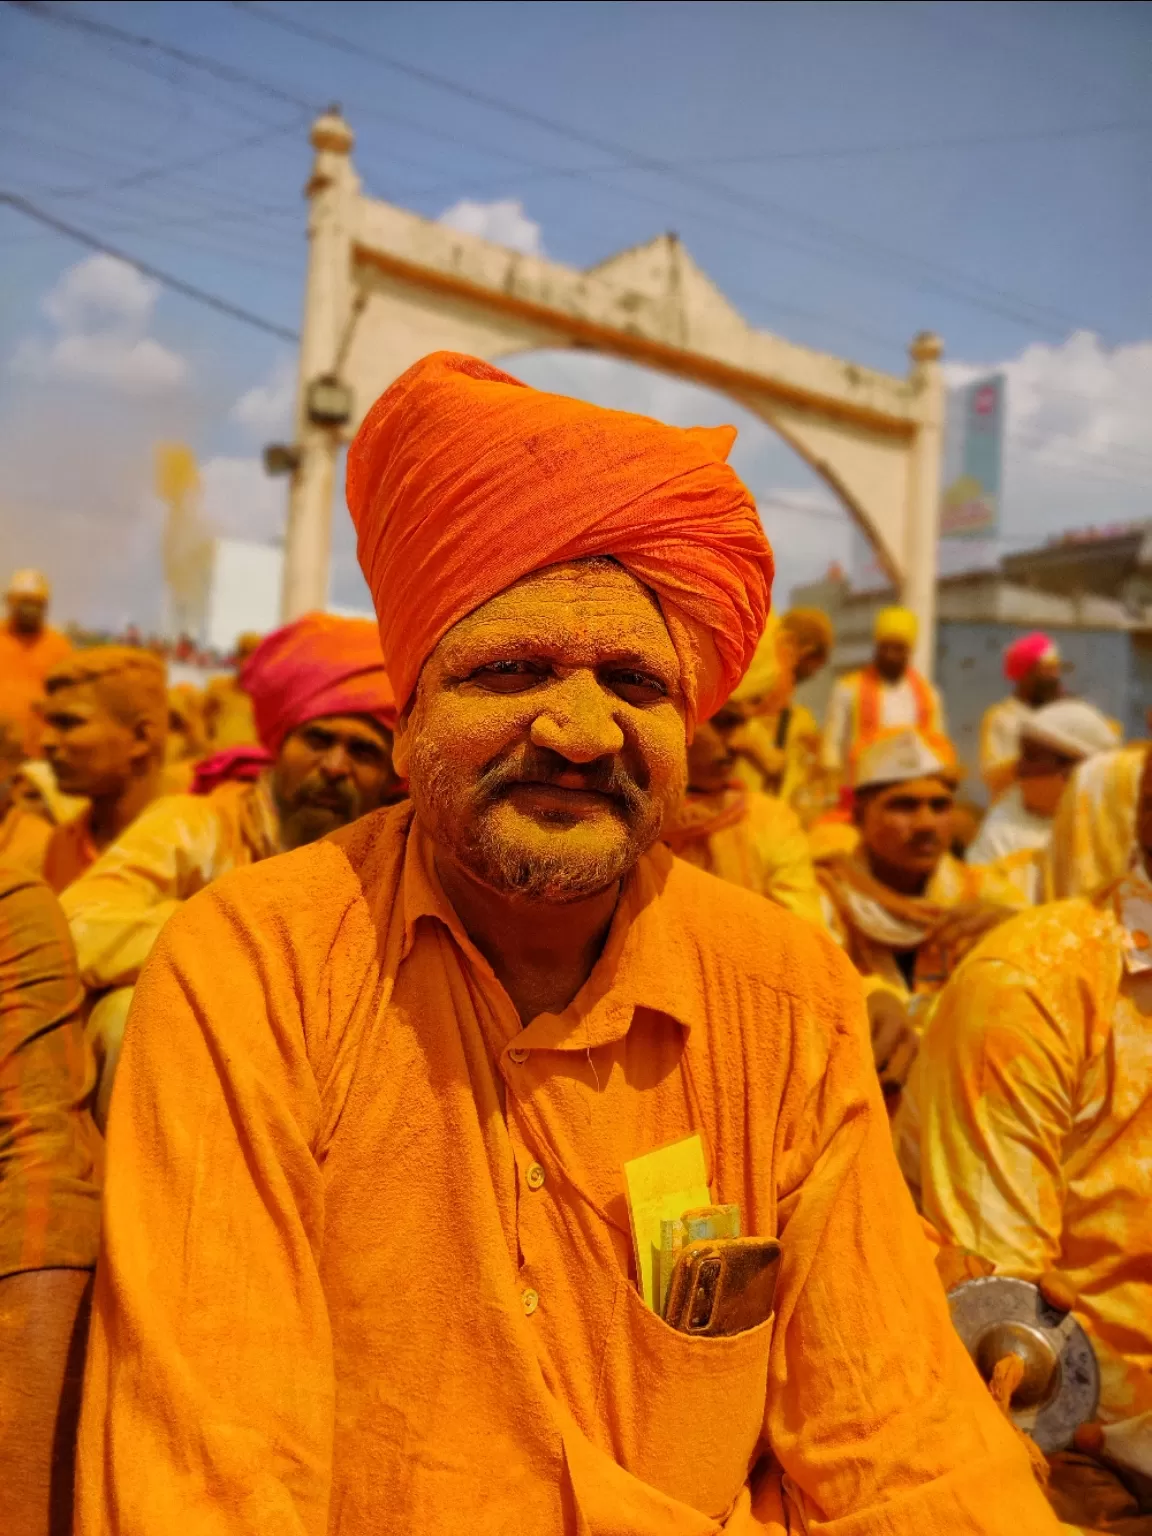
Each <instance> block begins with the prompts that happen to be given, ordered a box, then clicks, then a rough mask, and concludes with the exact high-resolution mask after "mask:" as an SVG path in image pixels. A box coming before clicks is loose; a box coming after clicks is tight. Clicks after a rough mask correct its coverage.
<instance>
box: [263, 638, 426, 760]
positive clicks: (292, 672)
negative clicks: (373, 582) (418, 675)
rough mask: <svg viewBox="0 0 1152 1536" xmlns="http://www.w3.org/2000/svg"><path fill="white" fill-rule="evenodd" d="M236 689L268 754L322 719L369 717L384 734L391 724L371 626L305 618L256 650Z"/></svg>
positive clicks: (389, 697)
mask: <svg viewBox="0 0 1152 1536" xmlns="http://www.w3.org/2000/svg"><path fill="white" fill-rule="evenodd" d="M240 686H241V687H242V688H243V689H244V691H245V693H247V694H248V695H249V696H250V697H251V699H252V710H253V713H254V714H255V716H256V734H257V735H258V736H259V738H260V743H261V745H262V746H264V747H267V749H268V751H269V752H273V753H275V752H279V750H280V747H281V745H282V744H283V741H284V738H285V737H286V736H287V735H289V734H290V733H291V732H292V731H294V730H296V729H297V728H298V727H299V726H302V725H306V724H307V722H308V721H309V720H319V719H320V718H321V716H323V715H371V716H372V717H373V718H374V719H376V720H378V721H379V722H380V724H381V725H383V726H386V727H387V729H388V730H391V729H392V727H393V726H394V725H395V724H396V699H395V696H394V695H393V692H392V685H391V683H390V682H389V681H388V674H387V673H386V672H385V670H384V658H383V656H382V655H381V654H380V636H379V635H378V634H377V632H376V626H375V624H373V623H372V621H371V619H338V618H335V617H334V616H333V615H332V614H329V613H306V614H305V615H304V617H303V618H301V619H296V620H295V621H294V622H293V623H291V624H285V625H284V627H283V629H276V630H273V632H272V633H271V634H270V635H267V636H266V637H265V638H264V639H263V640H262V641H261V642H260V644H259V645H258V646H257V647H256V649H255V650H254V651H253V652H252V654H251V656H249V658H248V660H247V661H246V662H245V663H244V670H243V671H242V672H241V674H240Z"/></svg>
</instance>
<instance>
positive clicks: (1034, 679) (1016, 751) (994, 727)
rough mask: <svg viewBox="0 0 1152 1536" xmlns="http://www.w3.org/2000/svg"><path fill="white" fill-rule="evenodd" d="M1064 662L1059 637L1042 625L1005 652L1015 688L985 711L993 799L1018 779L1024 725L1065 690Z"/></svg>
mask: <svg viewBox="0 0 1152 1536" xmlns="http://www.w3.org/2000/svg"><path fill="white" fill-rule="evenodd" d="M1063 673H1064V665H1063V662H1062V661H1061V658H1060V650H1059V647H1058V646H1057V645H1056V642H1055V641H1054V640H1052V639H1051V638H1050V637H1049V636H1048V635H1045V634H1043V633H1042V632H1041V631H1040V630H1036V631H1034V632H1033V633H1032V634H1030V635H1022V636H1021V637H1020V639H1019V640H1014V641H1013V642H1012V644H1011V645H1010V646H1008V648H1007V650H1005V652H1004V676H1005V678H1006V680H1007V681H1008V682H1010V683H1011V684H1012V692H1011V693H1010V694H1009V695H1008V697H1007V698H1006V699H1001V700H999V702H998V703H996V704H993V705H991V706H990V708H989V709H987V710H986V711H985V713H984V719H983V721H982V722H981V725H980V774H981V777H982V778H983V780H984V782H985V784H987V786H988V789H989V792H990V793H991V795H992V798H993V800H998V799H999V798H1000V796H1001V795H1002V794H1004V792H1005V791H1006V790H1007V789H1009V788H1010V787H1011V785H1012V784H1013V783H1014V781H1015V779H1016V765H1017V762H1018V760H1019V757H1020V728H1021V726H1022V725H1023V724H1024V723H1025V722H1026V721H1027V720H1029V719H1030V718H1031V716H1032V715H1033V713H1034V712H1035V711H1036V710H1038V709H1042V708H1043V707H1044V705H1045V704H1052V703H1055V701H1056V700H1057V699H1058V698H1059V697H1060V695H1061V693H1062V691H1063V686H1064V685H1063V681H1062V678H1063Z"/></svg>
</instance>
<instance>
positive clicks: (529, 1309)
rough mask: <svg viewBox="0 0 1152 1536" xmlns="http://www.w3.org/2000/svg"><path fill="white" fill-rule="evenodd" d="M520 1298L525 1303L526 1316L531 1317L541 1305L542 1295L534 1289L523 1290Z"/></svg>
mask: <svg viewBox="0 0 1152 1536" xmlns="http://www.w3.org/2000/svg"><path fill="white" fill-rule="evenodd" d="M520 1300H521V1301H522V1302H523V1304H524V1316H525V1317H531V1316H532V1314H533V1312H535V1310H536V1308H537V1307H538V1306H539V1305H540V1297H539V1296H538V1295H537V1293H536V1292H535V1291H533V1290H527V1291H523V1292H522V1293H521V1296H520Z"/></svg>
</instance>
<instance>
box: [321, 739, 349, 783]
mask: <svg viewBox="0 0 1152 1536" xmlns="http://www.w3.org/2000/svg"><path fill="white" fill-rule="evenodd" d="M320 772H321V773H322V774H323V775H324V777H325V778H326V779H346V778H348V776H349V775H350V774H351V772H352V758H351V757H350V755H349V753H348V748H347V747H346V746H345V745H344V744H343V742H338V743H337V744H336V745H335V746H331V747H329V748H328V750H327V751H326V752H325V753H324V754H323V756H322V757H321V759H320Z"/></svg>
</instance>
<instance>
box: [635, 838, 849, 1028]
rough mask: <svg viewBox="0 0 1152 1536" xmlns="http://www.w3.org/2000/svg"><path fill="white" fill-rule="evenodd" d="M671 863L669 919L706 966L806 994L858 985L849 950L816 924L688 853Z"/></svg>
mask: <svg viewBox="0 0 1152 1536" xmlns="http://www.w3.org/2000/svg"><path fill="white" fill-rule="evenodd" d="M669 862H670V868H669V870H668V874H667V877H666V883H665V885H664V896H665V899H666V900H667V901H668V903H669V908H670V921H671V922H672V923H673V924H674V925H675V928H676V929H677V930H678V932H677V935H676V937H677V938H678V939H680V940H682V942H683V943H684V944H685V945H686V946H687V947H688V948H689V949H690V950H691V951H692V952H693V953H694V954H695V955H696V957H697V959H698V963H699V964H700V966H701V969H702V970H704V971H714V970H716V969H718V968H719V969H722V970H725V971H727V972H729V973H740V974H741V975H743V976H744V977H746V978H748V979H749V980H751V981H752V982H753V983H754V984H755V985H762V986H769V987H771V988H773V989H774V990H777V991H782V992H788V993H791V994H792V995H794V996H796V997H799V998H815V997H816V996H818V995H821V996H822V995H826V994H827V993H829V991H840V990H842V989H843V988H844V987H845V986H847V987H849V988H850V989H851V988H852V987H853V986H854V985H855V986H858V985H859V979H858V977H857V976H856V972H855V970H854V969H853V968H852V966H851V964H850V963H849V962H848V960H847V959H846V958H845V956H844V953H843V951H842V950H841V949H840V948H839V947H838V946H837V945H836V943H835V942H834V941H833V940H832V938H831V937H830V936H829V935H828V934H827V933H825V932H824V931H823V930H822V929H820V928H817V927H816V925H815V924H814V923H810V922H808V921H807V920H806V919H805V918H802V917H797V916H796V915H795V914H794V913H792V912H788V911H786V910H785V909H784V908H783V907H781V906H778V905H777V904H776V902H774V901H770V900H768V899H767V898H766V897H764V896H761V895H759V894H758V893H757V892H755V891H749V890H745V889H743V888H742V887H741V886H738V885H733V884H732V883H730V882H729V881H727V880H721V879H719V878H718V877H717V876H716V875H711V874H709V873H707V871H705V870H702V869H698V868H697V867H696V866H695V865H692V864H688V863H686V862H685V861H684V860H683V859H670V861H669Z"/></svg>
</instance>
